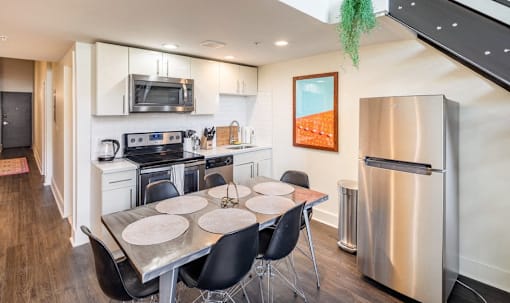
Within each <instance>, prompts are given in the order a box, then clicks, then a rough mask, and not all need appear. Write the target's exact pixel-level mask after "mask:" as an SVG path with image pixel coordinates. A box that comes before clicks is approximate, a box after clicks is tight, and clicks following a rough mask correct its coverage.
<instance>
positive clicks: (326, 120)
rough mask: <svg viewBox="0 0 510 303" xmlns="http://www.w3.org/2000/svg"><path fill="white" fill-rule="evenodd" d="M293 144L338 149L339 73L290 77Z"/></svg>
mask: <svg viewBox="0 0 510 303" xmlns="http://www.w3.org/2000/svg"><path fill="white" fill-rule="evenodd" d="M292 123H293V125H292V126H293V145H294V146H297V147H305V148H313V149H320V150H326V151H333V152H337V151H338V72H330V73H323V74H314V75H306V76H298V77H294V78H293V119H292Z"/></svg>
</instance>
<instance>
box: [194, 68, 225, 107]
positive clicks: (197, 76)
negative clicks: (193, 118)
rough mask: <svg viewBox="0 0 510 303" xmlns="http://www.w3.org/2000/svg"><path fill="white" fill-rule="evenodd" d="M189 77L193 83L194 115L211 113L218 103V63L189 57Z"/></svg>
mask: <svg viewBox="0 0 510 303" xmlns="http://www.w3.org/2000/svg"><path fill="white" fill-rule="evenodd" d="M190 61H191V73H190V76H191V77H190V78H191V79H193V80H194V85H195V97H194V98H195V111H194V112H193V114H195V115H213V114H215V113H216V111H217V110H218V104H219V63H218V62H216V61H210V60H203V59H196V58H191V59H190Z"/></svg>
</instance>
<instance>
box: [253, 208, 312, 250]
mask: <svg viewBox="0 0 510 303" xmlns="http://www.w3.org/2000/svg"><path fill="white" fill-rule="evenodd" d="M304 206H305V203H301V204H299V205H297V206H294V207H293V208H291V209H290V210H288V211H287V212H286V213H284V214H283V215H282V216H281V217H280V219H279V220H278V223H277V224H276V227H275V230H274V232H273V235H272V236H271V240H270V241H269V245H268V247H267V250H266V251H265V253H264V256H263V258H264V259H266V260H279V259H281V258H284V257H286V256H287V255H288V254H290V253H291V252H292V251H293V250H294V248H295V247H296V244H297V242H298V239H299V231H300V227H301V216H302V215H303V208H304Z"/></svg>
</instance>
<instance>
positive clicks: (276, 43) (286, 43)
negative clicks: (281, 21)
mask: <svg viewBox="0 0 510 303" xmlns="http://www.w3.org/2000/svg"><path fill="white" fill-rule="evenodd" d="M288 44H289V42H287V41H285V40H280V41H276V42H275V43H274V45H276V46H286V45H288Z"/></svg>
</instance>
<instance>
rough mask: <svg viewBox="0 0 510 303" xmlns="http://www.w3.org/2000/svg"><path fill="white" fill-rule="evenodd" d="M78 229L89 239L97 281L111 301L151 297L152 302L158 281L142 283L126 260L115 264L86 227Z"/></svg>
mask: <svg viewBox="0 0 510 303" xmlns="http://www.w3.org/2000/svg"><path fill="white" fill-rule="evenodd" d="M80 228H81V231H82V232H83V233H84V234H85V235H87V236H88V237H89V240H90V246H92V252H93V254H94V264H95V268H96V277H97V281H98V282H99V286H100V287H101V289H102V290H103V292H104V293H105V294H106V295H107V296H108V297H109V298H110V299H112V300H117V301H132V300H138V299H143V298H147V297H151V302H152V299H154V297H153V296H154V295H156V294H157V293H158V292H159V279H154V280H151V281H149V282H147V283H142V282H141V281H140V280H139V279H138V276H137V274H136V272H135V270H134V269H133V267H131V265H130V264H129V261H128V260H127V259H125V260H124V261H122V262H115V259H114V258H113V255H112V253H111V252H110V250H109V249H108V248H107V247H106V246H105V244H104V243H103V242H102V241H101V240H100V239H98V238H97V237H96V236H94V235H93V234H92V232H91V231H90V229H88V228H87V227H86V226H81V227H80Z"/></svg>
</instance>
